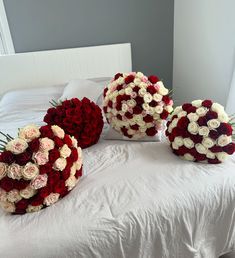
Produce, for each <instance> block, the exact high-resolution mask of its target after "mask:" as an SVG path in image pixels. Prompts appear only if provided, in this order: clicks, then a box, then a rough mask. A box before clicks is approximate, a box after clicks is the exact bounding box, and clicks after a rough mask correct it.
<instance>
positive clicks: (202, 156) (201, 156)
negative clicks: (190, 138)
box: [194, 153, 207, 161]
mask: <svg viewBox="0 0 235 258" xmlns="http://www.w3.org/2000/svg"><path fill="white" fill-rule="evenodd" d="M194 158H195V159H196V160H197V161H203V160H206V159H207V158H206V155H204V154H200V153H197V154H196V155H195V156H194Z"/></svg>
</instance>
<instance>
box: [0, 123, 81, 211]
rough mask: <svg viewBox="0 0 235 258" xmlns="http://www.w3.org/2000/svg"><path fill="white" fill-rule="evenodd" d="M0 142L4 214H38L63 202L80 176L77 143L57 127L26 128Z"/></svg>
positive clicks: (0, 187) (32, 126)
mask: <svg viewBox="0 0 235 258" xmlns="http://www.w3.org/2000/svg"><path fill="white" fill-rule="evenodd" d="M4 136H5V137H6V140H0V142H1V143H0V144H1V148H2V149H1V150H2V152H0V206H1V207H2V208H3V209H4V210H5V211H7V212H10V213H15V214H23V213H26V212H34V211H38V210H40V209H42V208H45V207H47V206H50V205H51V204H53V203H55V202H57V201H58V200H59V199H60V198H63V197H64V196H65V195H67V194H68V192H69V191H70V190H71V189H72V188H73V187H74V186H75V185H76V183H77V182H78V180H79V178H80V177H81V176H82V153H81V148H80V147H78V146H77V140H76V139H75V138H74V137H70V136H69V135H67V134H65V132H64V130H63V129H61V128H60V127H58V126H42V127H41V128H38V127H37V126H35V125H28V126H26V127H24V128H22V129H20V130H19V133H18V137H17V138H15V139H13V138H12V137H11V136H9V135H4Z"/></svg>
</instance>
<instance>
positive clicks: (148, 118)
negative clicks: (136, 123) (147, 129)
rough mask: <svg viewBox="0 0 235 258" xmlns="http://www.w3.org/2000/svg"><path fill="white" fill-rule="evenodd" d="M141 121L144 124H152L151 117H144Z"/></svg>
mask: <svg viewBox="0 0 235 258" xmlns="http://www.w3.org/2000/svg"><path fill="white" fill-rule="evenodd" d="M143 120H144V122H145V123H151V122H153V117H152V116H151V115H146V116H145V117H144V118H143Z"/></svg>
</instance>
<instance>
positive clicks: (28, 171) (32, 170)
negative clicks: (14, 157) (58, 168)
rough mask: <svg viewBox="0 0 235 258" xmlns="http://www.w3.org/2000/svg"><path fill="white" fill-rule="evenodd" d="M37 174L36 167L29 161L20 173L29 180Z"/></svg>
mask: <svg viewBox="0 0 235 258" xmlns="http://www.w3.org/2000/svg"><path fill="white" fill-rule="evenodd" d="M38 174H39V169H38V167H37V166H36V165H35V164H33V163H31V162H28V163H27V164H26V165H25V166H24V167H23V169H22V175H23V177H24V178H25V179H26V180H31V179H33V178H35V177H36V176H37V175H38Z"/></svg>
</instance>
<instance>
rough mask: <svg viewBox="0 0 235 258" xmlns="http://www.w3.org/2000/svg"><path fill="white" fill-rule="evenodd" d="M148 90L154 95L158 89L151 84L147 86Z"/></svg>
mask: <svg viewBox="0 0 235 258" xmlns="http://www.w3.org/2000/svg"><path fill="white" fill-rule="evenodd" d="M147 92H149V93H150V94H152V95H153V94H155V93H156V92H157V89H156V88H155V87H154V86H153V85H150V86H148V87H147Z"/></svg>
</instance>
